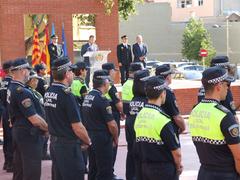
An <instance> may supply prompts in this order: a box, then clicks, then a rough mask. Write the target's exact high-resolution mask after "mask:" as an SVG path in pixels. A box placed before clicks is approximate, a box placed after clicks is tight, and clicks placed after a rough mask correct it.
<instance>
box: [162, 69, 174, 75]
mask: <svg viewBox="0 0 240 180" xmlns="http://www.w3.org/2000/svg"><path fill="white" fill-rule="evenodd" d="M171 73H172V70H171V69H170V70H168V71H165V72H161V73H160V75H168V74H171Z"/></svg>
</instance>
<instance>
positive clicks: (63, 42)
mask: <svg viewBox="0 0 240 180" xmlns="http://www.w3.org/2000/svg"><path fill="white" fill-rule="evenodd" d="M62 48H63V53H64V56H68V53H67V41H66V38H65V32H64V23H63V24H62Z"/></svg>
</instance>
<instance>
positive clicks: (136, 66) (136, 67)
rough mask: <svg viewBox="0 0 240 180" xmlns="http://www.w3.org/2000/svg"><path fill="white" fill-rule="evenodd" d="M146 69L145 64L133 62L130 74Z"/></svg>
mask: <svg viewBox="0 0 240 180" xmlns="http://www.w3.org/2000/svg"><path fill="white" fill-rule="evenodd" d="M142 69H144V67H143V64H142V63H141V62H133V63H131V64H130V67H129V72H136V71H138V70H142Z"/></svg>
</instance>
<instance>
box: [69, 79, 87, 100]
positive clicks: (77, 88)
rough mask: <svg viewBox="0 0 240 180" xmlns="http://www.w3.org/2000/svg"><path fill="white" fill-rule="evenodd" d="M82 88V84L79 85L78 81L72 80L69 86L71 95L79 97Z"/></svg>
mask: <svg viewBox="0 0 240 180" xmlns="http://www.w3.org/2000/svg"><path fill="white" fill-rule="evenodd" d="M83 86H84V84H83V83H81V82H80V81H79V80H73V82H72V85H71V91H72V93H73V95H75V96H79V97H80V96H81V94H80V90H81V88H82V87H83Z"/></svg>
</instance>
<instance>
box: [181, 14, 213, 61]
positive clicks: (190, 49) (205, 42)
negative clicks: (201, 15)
mask: <svg viewBox="0 0 240 180" xmlns="http://www.w3.org/2000/svg"><path fill="white" fill-rule="evenodd" d="M182 46H183V47H182V55H183V56H184V57H186V58H187V59H190V60H191V59H195V60H199V61H200V60H201V57H200V56H199V51H200V49H206V50H207V51H208V57H206V59H205V60H206V65H209V64H210V60H211V59H212V58H213V57H214V56H215V55H216V50H215V48H214V47H213V45H212V41H211V38H210V34H209V33H208V32H207V30H206V29H205V27H204V23H203V22H202V20H196V19H193V18H191V19H190V20H189V22H188V24H187V26H186V28H185V30H184V33H183V40H182Z"/></svg>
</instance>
